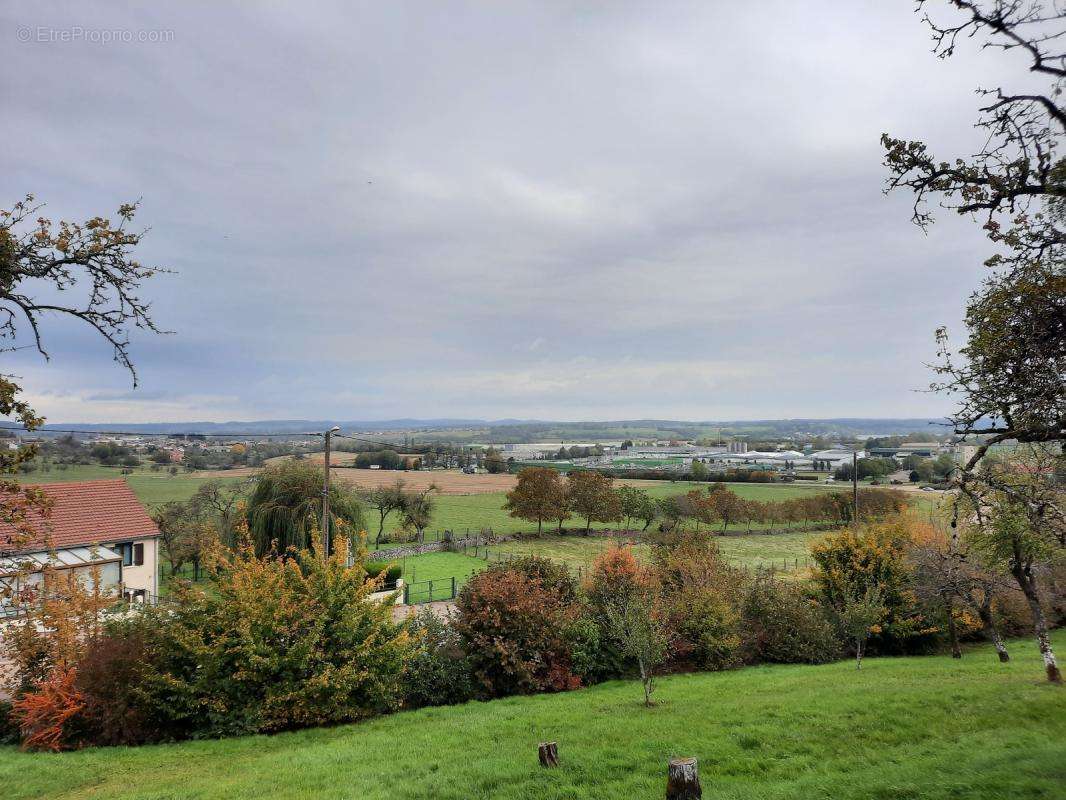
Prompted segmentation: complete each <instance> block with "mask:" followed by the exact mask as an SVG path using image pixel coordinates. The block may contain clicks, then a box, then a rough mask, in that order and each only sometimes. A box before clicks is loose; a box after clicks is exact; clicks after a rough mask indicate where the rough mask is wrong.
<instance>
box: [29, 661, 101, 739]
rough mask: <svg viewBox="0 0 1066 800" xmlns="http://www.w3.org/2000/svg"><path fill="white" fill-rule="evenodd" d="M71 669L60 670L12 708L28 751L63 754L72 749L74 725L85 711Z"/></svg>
mask: <svg viewBox="0 0 1066 800" xmlns="http://www.w3.org/2000/svg"><path fill="white" fill-rule="evenodd" d="M74 679H75V674H74V670H73V669H71V668H57V669H55V670H53V671H52V674H51V675H49V676H48V677H47V678H46V679H44V680H43V681H41V682H40V683H38V684H37V686H36V688H35V690H34V691H32V692H27V693H26V694H24V695H22V697H20V698H19V699H18V700H16V701H15V702H14V704H13V705H12V716H14V718H15V721H16V723H17V724H18V726H19V731H20V733H21V734H22V747H23V748H24V749H26V750H52V751H59V750H62V749H63V748H64V747H66V746H68V744H69V741H70V738H71V731H70V724H71V723H72V722H73V721H74V720H75V718H76V717H77V716H78V714H80V713H81V711H82V710H83V709H84V708H85V698H84V696H83V695H82V693H81V692H80V691H79V690H78V688H77V687H76V686H75V685H74Z"/></svg>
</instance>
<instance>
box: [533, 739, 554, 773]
mask: <svg viewBox="0 0 1066 800" xmlns="http://www.w3.org/2000/svg"><path fill="white" fill-rule="evenodd" d="M537 755H538V757H539V758H540V765H541V766H542V767H557V766H559V746H558V745H557V744H556V743H555V742H541V743H540V747H538V748H537Z"/></svg>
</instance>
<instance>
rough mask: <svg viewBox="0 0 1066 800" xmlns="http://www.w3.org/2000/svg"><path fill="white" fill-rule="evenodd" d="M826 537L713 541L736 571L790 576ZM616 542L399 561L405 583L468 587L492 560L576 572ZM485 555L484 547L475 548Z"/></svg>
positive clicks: (552, 539)
mask: <svg viewBox="0 0 1066 800" xmlns="http://www.w3.org/2000/svg"><path fill="white" fill-rule="evenodd" d="M823 535H824V533H820V532H815V533H780V534H772V535H768V534H752V535H750V536H722V537H719V538H718V539H717V540H716V543H717V544H718V548H719V550H720V551H721V553H722V555H723V556H724V557H725V559H726V560H727V561H729V562H730V563H732V564H736V565H737V566H742V567H748V568H751V569H754V568H756V567H770V566H773V567H774V568H775V569H777V570H779V571H781V572H786V573H791V572H796V571H800V572H802V571H803V570H805V569H806V567H807V564H806V563H805V562H806V560H807V558H808V556H809V550H808V547H809V544H810V542H811V541H812V540H813V539H816V538H818V537H819V536H823ZM617 541H626V540H625V539H615V538H613V537H611V538H608V537H603V536H589V537H587V538H586V537H584V536H569V535H568V536H555V535H553V534H545V535H544V536H541V537H537V538H530V539H518V540H515V541H510V542H501V543H500V544H496V545H491V546H489V547H488V548H487V550H488V559H486V558H485V557H484V556H483V557H481V558H475V557H474V555H473V552H474V551H473V550H471V551H470V553H471V554H470V555H464V554H462V553H426V554H424V555H417V556H407V557H405V558H401V559H397V563H400V564H402V565H403V568H404V580H405V581H407V582H408V583H415V582H418V581H427V580H434V581H436V580H442V579H446V578H450V577H453V576H454V577H455V578H456V583H457V585H459V586H461V585H462V584H464V583H466V581H467V579H468V578H469V577H470V575H472V574H473V573H475V572H478V571H480V570H482V569H484V568H485V567H486V566H488V564H489V563H490V561H495V560H497V559H500V558H508V557H512V556H524V555H539V556H542V557H544V558H550V559H552V560H553V561H558V562H560V563H563V564H566V565H567V566H569V567H570V568H571V570H573V571H574V572H577V571H578V570H579V568H580V569H581V570H582V571H584V570H587V569H588V568H589V567H590V566H592V563H593V561H595V559H596V557H597V556H598V555H599V554H600V553H601V552H603V551H604V550H605V549H607V548H608V547H610V546H611V545H612V544H614V543H615V542H617ZM478 552H479V553H484V552H485V549H484V548H479V550H478ZM634 552H635V554H636V556H637V558H646V557H647V556H648V553H649V548H648V546H647V545H645V544H635V545H634Z"/></svg>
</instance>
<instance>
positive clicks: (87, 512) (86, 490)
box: [0, 480, 159, 551]
mask: <svg viewBox="0 0 1066 800" xmlns="http://www.w3.org/2000/svg"><path fill="white" fill-rule="evenodd" d="M36 486H37V488H38V489H41V490H42V491H44V493H45V494H46V495H47V496H48V497H49V498H51V500H52V501H53V505H52V511H51V514H50V515H49V516H48V517H46V518H42V517H41V516H39V515H37V514H32V515H31V517H30V522H31V523H32V524H33V526H34V528H35V529H36V530H39V531H40V532H41V536H40V537H38V538H37V539H36V540H34V541H33V542H31V543H29V544H27V545H24V546H22V547H20V548H19V549H20V550H23V551H29V550H33V549H38V550H40V549H43V548H44V547H46V546H47V544H46V543H50V544H51V546H52V547H56V548H61V547H74V546H77V545H89V544H106V543H111V542H120V541H123V540H129V539H143V538H146V537H150V536H158V535H159V529H158V528H157V527H156V525H155V523H154V522H153V521H152V518H151V517H150V516H148V512H147V511H146V510H145V508H144V506H143V505H141V501H140V500H138V499H137V496H136V495H135V494H134V493H133V490H132V489H130V487H129V484H127V483H126V481H124V480H110V481H81V482H79V483H42V484H37V485H36ZM14 532H15V531H14V529H13V528H12V527H11V526H10V525H8V524H6V523H4V522H0V542H4V541H5V540H8V537H9V536H10V535H11V534H13V533H14Z"/></svg>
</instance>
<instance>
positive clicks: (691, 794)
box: [666, 758, 703, 800]
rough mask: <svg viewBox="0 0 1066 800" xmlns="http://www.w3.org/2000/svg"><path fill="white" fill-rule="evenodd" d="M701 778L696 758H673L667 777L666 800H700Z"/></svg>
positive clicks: (701, 792) (701, 794)
mask: <svg viewBox="0 0 1066 800" xmlns="http://www.w3.org/2000/svg"><path fill="white" fill-rule="evenodd" d="M702 797H703V790H702V789H701V788H700V776H699V772H698V770H697V768H696V759H694V758H671V759H670V767H669V770H668V772H667V775H666V800H700V798H702Z"/></svg>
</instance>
